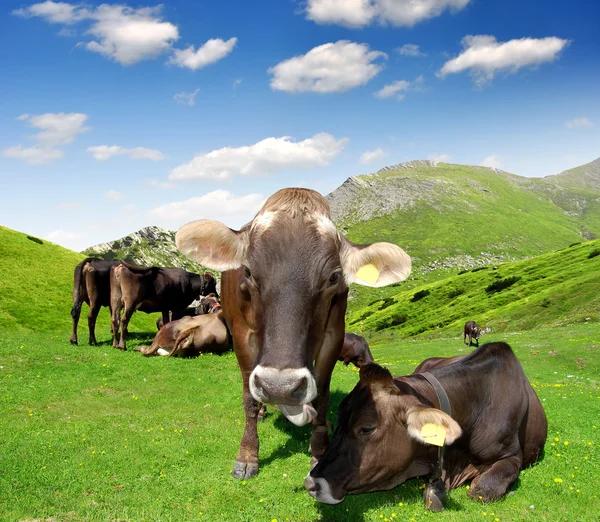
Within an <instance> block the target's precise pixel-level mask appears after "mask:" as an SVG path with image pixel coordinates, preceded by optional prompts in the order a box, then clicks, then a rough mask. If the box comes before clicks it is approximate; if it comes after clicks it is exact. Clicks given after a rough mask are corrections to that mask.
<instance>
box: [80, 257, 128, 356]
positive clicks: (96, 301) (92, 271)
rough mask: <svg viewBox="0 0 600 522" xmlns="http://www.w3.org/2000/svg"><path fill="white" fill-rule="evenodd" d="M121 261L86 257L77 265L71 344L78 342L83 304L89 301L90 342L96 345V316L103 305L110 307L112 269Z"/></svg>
mask: <svg viewBox="0 0 600 522" xmlns="http://www.w3.org/2000/svg"><path fill="white" fill-rule="evenodd" d="M119 263H120V261H105V260H104V259H98V258H96V257H86V258H85V259H84V260H83V261H82V262H81V263H79V264H78V265H77V266H76V267H75V272H74V274H73V308H72V309H71V317H72V318H73V331H72V333H71V339H70V342H71V344H77V324H78V323H79V316H80V314H81V305H82V304H83V303H87V304H88V305H89V307H90V311H89V314H88V329H89V344H91V345H93V346H95V345H97V344H98V342H97V341H96V318H97V317H98V312H99V311H100V308H101V307H103V306H108V307H110V269H111V267H113V266H115V265H118V264H119Z"/></svg>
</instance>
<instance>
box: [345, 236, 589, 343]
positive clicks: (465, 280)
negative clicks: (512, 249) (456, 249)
mask: <svg viewBox="0 0 600 522" xmlns="http://www.w3.org/2000/svg"><path fill="white" fill-rule="evenodd" d="M399 288H400V287H397V288H396V291H398V289H399ZM599 288H600V240H595V241H588V242H585V243H581V244H576V245H573V246H571V247H568V248H565V249H562V250H560V251H558V252H553V253H549V254H544V255H541V256H538V257H535V258H532V259H529V260H525V261H518V262H513V263H506V264H503V265H499V266H494V267H478V268H474V269H472V270H470V271H466V272H464V273H462V274H460V275H456V276H453V277H449V278H446V279H444V280H441V281H436V282H432V283H428V284H425V285H423V286H420V287H417V288H412V289H408V290H404V291H401V292H399V293H396V294H395V295H393V296H389V297H386V298H384V299H378V300H375V301H374V302H372V303H370V304H369V305H368V306H366V307H364V308H362V309H358V310H356V311H354V312H352V313H350V314H349V315H348V317H347V325H348V329H349V330H351V331H368V330H371V331H381V330H385V331H386V332H387V333H388V334H389V335H393V336H396V337H406V336H415V335H420V334H427V335H432V334H433V335H434V336H444V335H445V336H448V335H450V336H452V335H460V334H461V333H462V328H463V326H464V323H465V322H466V321H468V320H475V321H477V322H478V323H479V324H480V325H481V326H482V327H484V328H486V327H487V328H490V329H491V330H492V331H494V332H501V331H518V330H529V329H533V328H542V327H553V326H562V325H563V324H573V323H580V322H588V321H600V315H599V311H600V292H598V289H599Z"/></svg>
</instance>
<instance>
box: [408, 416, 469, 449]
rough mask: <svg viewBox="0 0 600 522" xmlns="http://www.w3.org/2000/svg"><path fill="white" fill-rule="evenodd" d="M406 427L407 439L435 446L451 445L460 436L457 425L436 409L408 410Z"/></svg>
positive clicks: (460, 431) (460, 432)
mask: <svg viewBox="0 0 600 522" xmlns="http://www.w3.org/2000/svg"><path fill="white" fill-rule="evenodd" d="M406 426H407V428H408V435H409V437H411V438H413V439H415V440H418V441H419V442H422V443H424V444H433V445H435V446H442V445H443V444H446V445H449V444H452V443H453V442H454V441H455V440H456V439H458V437H460V436H461V434H462V430H461V429H460V426H459V425H458V423H457V422H456V421H455V420H454V419H453V418H452V417H450V415H447V414H446V413H444V412H443V411H441V410H438V409H437V408H426V407H413V408H410V409H409V410H408V412H407V418H406Z"/></svg>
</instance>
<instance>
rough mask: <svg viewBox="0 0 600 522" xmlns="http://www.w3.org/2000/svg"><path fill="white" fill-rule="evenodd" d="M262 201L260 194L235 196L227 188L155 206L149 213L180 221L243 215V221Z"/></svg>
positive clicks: (245, 220) (250, 217) (258, 207)
mask: <svg viewBox="0 0 600 522" xmlns="http://www.w3.org/2000/svg"><path fill="white" fill-rule="evenodd" d="M264 201H265V198H264V196H263V195H262V194H248V195H247V196H239V197H237V196H234V195H233V194H232V193H231V192H229V191H228V190H215V191H214V192H209V193H208V194H205V195H204V196H199V197H195V198H190V199H186V200H185V201H175V202H173V203H167V204H166V205H161V206H159V207H155V208H153V209H152V210H151V211H150V215H152V216H153V217H155V218H159V219H164V220H169V221H176V222H180V223H183V222H187V221H190V220H195V219H202V218H209V219H218V220H223V221H225V220H227V218H231V217H243V218H245V219H244V221H243V222H244V223H245V222H247V221H250V220H251V219H252V217H253V216H254V214H256V212H258V210H260V208H261V206H262V205H263V203H264Z"/></svg>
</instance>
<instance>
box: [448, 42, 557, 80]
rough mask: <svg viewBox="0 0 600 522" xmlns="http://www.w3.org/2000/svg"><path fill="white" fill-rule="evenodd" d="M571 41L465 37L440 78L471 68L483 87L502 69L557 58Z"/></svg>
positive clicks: (515, 69)
mask: <svg viewBox="0 0 600 522" xmlns="http://www.w3.org/2000/svg"><path fill="white" fill-rule="evenodd" d="M568 43H569V41H568V40H563V39H561V38H557V37H555V36H550V37H547V38H521V39H519V40H517V39H515V40H509V41H508V42H503V43H499V42H498V41H497V40H496V38H495V37H494V36H490V35H478V36H471V35H468V36H465V37H464V38H463V40H462V45H463V51H462V52H461V53H460V54H459V55H458V56H457V57H456V58H453V59H452V60H448V61H447V62H446V63H445V64H444V65H443V66H442V68H441V69H440V71H439V72H438V73H437V75H438V76H439V77H441V78H443V77H445V76H446V75H448V74H455V73H460V72H463V71H466V70H469V71H470V72H471V74H472V75H473V76H474V78H475V82H476V83H477V84H478V85H480V86H482V85H485V84H486V83H487V82H489V81H491V80H492V79H493V78H494V75H495V74H496V73H497V72H499V71H509V72H516V71H518V70H519V69H521V68H522V67H526V66H534V65H539V64H542V63H544V62H551V61H553V60H555V59H556V58H557V56H558V53H560V51H561V50H562V49H563V48H564V47H565V46H566V45H567V44H568Z"/></svg>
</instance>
